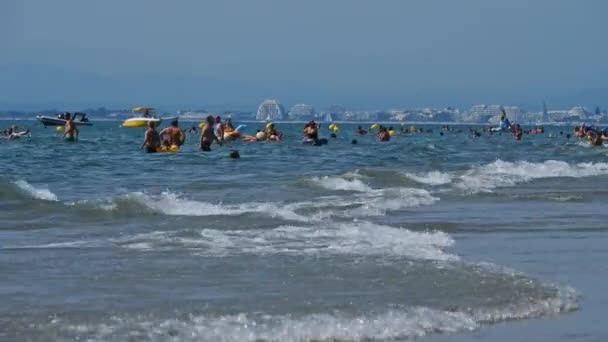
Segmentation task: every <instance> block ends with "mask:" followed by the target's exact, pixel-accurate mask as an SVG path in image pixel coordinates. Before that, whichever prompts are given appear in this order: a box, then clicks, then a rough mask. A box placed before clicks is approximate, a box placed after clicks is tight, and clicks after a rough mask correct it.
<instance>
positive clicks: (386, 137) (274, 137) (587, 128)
mask: <svg viewBox="0 0 608 342" xmlns="http://www.w3.org/2000/svg"><path fill="white" fill-rule="evenodd" d="M62 119H64V120H65V125H64V126H63V135H62V139H63V140H65V141H67V142H75V141H77V140H78V137H79V130H78V127H77V125H76V124H75V122H74V119H75V115H70V113H64V114H63V115H62ZM242 127H244V125H242V126H238V127H234V125H233V123H232V120H231V119H230V118H228V119H226V120H225V121H222V119H221V117H220V116H215V117H214V116H211V115H209V116H208V117H207V118H206V120H205V122H204V123H202V124H201V125H199V128H197V127H196V126H193V127H192V128H190V129H188V130H182V129H180V128H179V126H178V121H177V120H174V121H172V122H171V123H170V124H169V126H168V127H166V128H164V129H162V130H161V131H160V132H159V131H157V127H156V122H155V121H149V122H148V127H147V129H146V131H145V133H144V141H143V143H142V145H141V147H140V148H141V149H144V150H145V151H146V152H148V153H155V152H169V151H171V152H177V151H179V149H180V147H181V146H182V145H183V144H184V142H185V140H186V132H188V133H196V134H200V141H199V148H200V149H201V150H202V151H210V150H211V146H212V145H213V144H214V143H217V144H218V145H219V146H222V145H223V144H224V143H225V142H226V141H231V140H241V141H280V140H282V138H283V133H282V132H280V131H278V130H277V128H276V126H275V124H274V123H267V124H266V125H265V126H264V127H263V128H262V129H258V130H257V131H256V133H255V135H247V134H244V133H243V132H241V128H242ZM328 128H329V130H330V132H331V134H330V137H331V138H336V137H337V135H336V133H337V132H338V131H339V128H338V127H337V125H335V124H331V125H329V127H328ZM58 129H59V128H58ZM373 129H377V132H376V139H377V140H378V141H381V142H387V141H390V140H391V137H393V136H395V135H397V134H399V133H401V134H414V133H425V132H426V133H432V132H433V130H432V129H430V128H426V129H424V128H416V127H415V126H410V127H406V126H404V125H402V127H401V129H400V132H398V131H397V130H395V129H394V128H393V127H392V126H389V127H386V126H382V125H378V124H373V125H372V126H371V127H370V128H369V130H367V129H365V128H363V126H358V127H357V128H356V130H355V133H356V134H357V135H360V136H363V135H367V134H368V133H369V132H370V131H372V130H373ZM320 130H321V125H320V124H318V123H316V122H315V121H314V120H311V121H309V122H307V123H306V124H305V125H304V128H303V129H302V143H305V144H312V145H323V144H326V143H327V139H323V138H320V134H319V132H320ZM444 132H456V133H461V132H462V129H456V128H454V127H450V126H448V125H444V126H442V127H441V129H440V133H439V134H440V135H444ZM469 132H470V133H471V134H472V136H473V137H476V138H478V137H481V136H482V133H487V134H490V135H493V134H502V133H510V134H512V135H513V138H514V139H515V140H516V141H520V140H521V139H522V136H523V135H524V134H527V135H534V134H543V133H544V132H545V129H544V127H542V126H539V127H535V128H531V129H527V130H524V129H523V128H522V127H521V126H520V125H519V124H512V123H511V122H509V120H508V119H507V117H506V114H505V113H504V112H503V113H502V115H501V117H500V123H499V125H498V126H497V127H481V128H472V127H470V128H469ZM29 134H30V130H29V129H28V130H25V131H19V129H18V127H17V126H15V125H12V126H11V127H9V128H8V129H5V130H4V131H1V132H0V135H1V136H4V137H6V138H8V139H17V138H19V137H21V136H27V135H29ZM549 134H550V136H551V137H552V136H553V133H549ZM559 134H560V135H564V132H563V131H560V132H559ZM574 136H576V137H579V138H583V139H585V140H587V141H588V142H589V143H590V144H591V145H594V146H599V145H602V144H603V142H604V141H607V140H608V128H606V129H599V128H597V127H594V126H591V125H586V124H582V125H580V126H576V127H575V128H574ZM570 137H571V135H570V134H566V138H568V139H569V138H570ZM351 143H353V144H356V143H357V140H356V139H352V141H351ZM231 153H232V152H231Z"/></svg>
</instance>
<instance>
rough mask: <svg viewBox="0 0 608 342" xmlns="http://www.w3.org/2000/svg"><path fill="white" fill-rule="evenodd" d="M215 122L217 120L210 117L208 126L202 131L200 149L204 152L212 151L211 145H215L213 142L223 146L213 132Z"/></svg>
mask: <svg viewBox="0 0 608 342" xmlns="http://www.w3.org/2000/svg"><path fill="white" fill-rule="evenodd" d="M214 122H215V120H214V119H213V116H211V115H209V116H208V117H207V124H206V125H205V127H203V129H202V131H201V144H200V148H201V150H203V151H211V144H213V141H217V143H218V144H219V145H220V146H222V141H221V140H220V139H219V137H218V136H216V135H215V133H214V132H213V123H214ZM220 124H221V123H220Z"/></svg>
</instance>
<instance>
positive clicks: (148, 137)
mask: <svg viewBox="0 0 608 342" xmlns="http://www.w3.org/2000/svg"><path fill="white" fill-rule="evenodd" d="M155 126H156V125H155V124H154V122H153V121H148V129H146V133H144V143H143V144H141V147H140V148H139V149H142V148H145V149H146V153H155V152H156V151H157V149H158V148H160V135H159V134H158V132H157V131H156V127H155Z"/></svg>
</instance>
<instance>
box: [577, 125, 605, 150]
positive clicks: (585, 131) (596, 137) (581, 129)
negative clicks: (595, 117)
mask: <svg viewBox="0 0 608 342" xmlns="http://www.w3.org/2000/svg"><path fill="white" fill-rule="evenodd" d="M574 135H575V136H576V137H579V138H584V139H585V140H587V141H589V143H590V144H591V145H593V146H601V145H602V144H603V143H604V141H606V140H608V127H607V128H604V129H600V128H598V127H594V126H590V125H585V124H582V125H580V126H576V127H574Z"/></svg>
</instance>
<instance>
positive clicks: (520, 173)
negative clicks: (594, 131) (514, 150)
mask: <svg viewBox="0 0 608 342" xmlns="http://www.w3.org/2000/svg"><path fill="white" fill-rule="evenodd" d="M600 175H608V163H578V164H568V163H567V162H564V161H557V160H547V161H545V162H542V163H531V162H527V161H517V162H506V161H502V160H497V161H495V162H493V163H490V164H487V165H484V166H480V167H476V168H473V169H471V170H469V171H467V172H465V173H464V174H463V175H461V176H460V177H459V179H458V181H457V182H456V184H455V185H456V186H457V187H458V188H460V189H463V190H466V191H470V192H491V191H492V190H493V189H495V188H499V187H508V186H515V185H517V184H519V183H523V182H529V181H531V180H534V179H542V178H556V177H569V178H582V177H591V176H600Z"/></svg>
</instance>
